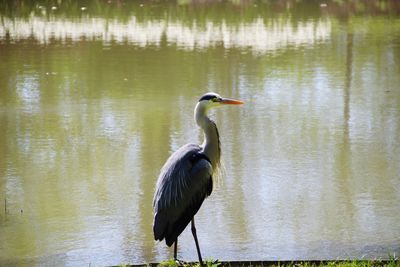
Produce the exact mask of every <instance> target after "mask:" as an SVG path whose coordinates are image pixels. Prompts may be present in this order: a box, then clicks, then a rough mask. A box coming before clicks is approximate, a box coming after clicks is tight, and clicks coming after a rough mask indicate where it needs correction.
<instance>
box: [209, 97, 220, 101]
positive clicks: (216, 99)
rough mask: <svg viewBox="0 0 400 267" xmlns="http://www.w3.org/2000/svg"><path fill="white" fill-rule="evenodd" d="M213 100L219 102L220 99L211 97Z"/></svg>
mask: <svg viewBox="0 0 400 267" xmlns="http://www.w3.org/2000/svg"><path fill="white" fill-rule="evenodd" d="M211 101H212V102H218V101H219V99H218V97H214V98H212V99H211Z"/></svg>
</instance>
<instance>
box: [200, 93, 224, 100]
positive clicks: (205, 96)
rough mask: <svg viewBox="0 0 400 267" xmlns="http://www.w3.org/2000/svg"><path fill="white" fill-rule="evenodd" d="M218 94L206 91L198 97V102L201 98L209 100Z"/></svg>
mask: <svg viewBox="0 0 400 267" xmlns="http://www.w3.org/2000/svg"><path fill="white" fill-rule="evenodd" d="M219 97H220V96H219V95H218V94H216V93H207V94H204V95H203V96H202V97H200V99H199V102H200V101H203V100H211V99H213V98H219Z"/></svg>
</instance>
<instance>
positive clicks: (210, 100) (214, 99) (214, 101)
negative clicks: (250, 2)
mask: <svg viewBox="0 0 400 267" xmlns="http://www.w3.org/2000/svg"><path fill="white" fill-rule="evenodd" d="M241 104H244V102H243V101H240V100H236V99H231V98H224V97H221V96H220V95H219V94H217V93H213V92H210V93H206V94H204V95H203V96H202V97H200V99H199V103H198V105H200V106H202V107H203V108H204V110H205V111H207V110H209V109H211V108H215V107H221V106H223V105H241Z"/></svg>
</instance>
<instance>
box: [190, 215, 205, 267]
mask: <svg viewBox="0 0 400 267" xmlns="http://www.w3.org/2000/svg"><path fill="white" fill-rule="evenodd" d="M192 234H193V238H194V242H195V243H196V249H197V255H198V256H199V263H200V266H203V260H202V259H201V253H200V246H199V241H198V240H197V234H196V227H195V225H194V217H193V219H192Z"/></svg>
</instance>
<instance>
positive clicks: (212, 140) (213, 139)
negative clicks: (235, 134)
mask: <svg viewBox="0 0 400 267" xmlns="http://www.w3.org/2000/svg"><path fill="white" fill-rule="evenodd" d="M194 116H195V120H196V123H197V125H199V127H200V128H201V129H202V130H203V132H204V142H203V144H202V145H201V146H202V148H203V152H204V154H206V156H207V157H208V158H209V159H210V161H211V164H212V165H213V167H214V168H217V167H219V163H220V161H219V160H220V156H221V148H220V145H221V144H220V142H219V133H218V129H217V126H216V125H215V123H214V122H213V121H212V120H211V119H210V118H208V117H207V110H206V109H205V108H204V107H203V106H202V105H201V104H200V103H199V104H197V106H196V109H195V114H194Z"/></svg>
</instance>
